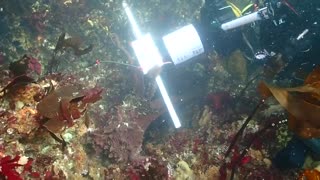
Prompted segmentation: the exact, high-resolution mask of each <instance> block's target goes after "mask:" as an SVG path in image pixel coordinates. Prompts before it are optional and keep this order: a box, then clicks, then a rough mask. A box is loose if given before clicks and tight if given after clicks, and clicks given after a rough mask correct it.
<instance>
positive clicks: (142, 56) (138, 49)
mask: <svg viewBox="0 0 320 180" xmlns="http://www.w3.org/2000/svg"><path fill="white" fill-rule="evenodd" d="M131 45H132V48H133V50H134V53H135V54H136V57H137V58H138V61H139V64H140V66H141V68H142V71H143V73H144V74H147V73H148V72H149V70H150V69H152V68H154V67H156V66H158V67H161V66H162V65H163V62H162V57H161V55H160V52H159V50H158V48H157V46H156V45H155V44H154V41H153V40H152V37H151V35H150V34H147V35H144V36H142V37H141V38H139V39H137V40H135V41H133V42H132V44H131Z"/></svg>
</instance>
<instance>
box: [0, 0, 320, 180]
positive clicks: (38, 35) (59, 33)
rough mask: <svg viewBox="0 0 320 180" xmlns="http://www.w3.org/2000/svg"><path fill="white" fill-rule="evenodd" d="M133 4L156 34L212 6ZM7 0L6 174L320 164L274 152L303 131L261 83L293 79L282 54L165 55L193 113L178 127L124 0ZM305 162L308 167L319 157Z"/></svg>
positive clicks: (167, 72) (266, 170)
mask: <svg viewBox="0 0 320 180" xmlns="http://www.w3.org/2000/svg"><path fill="white" fill-rule="evenodd" d="M128 3H129V4H130V5H132V7H137V8H136V10H133V12H134V13H135V14H136V16H137V19H138V22H139V23H141V28H142V29H143V30H144V31H146V32H147V31H152V32H154V35H155V37H161V36H162V35H163V34H165V33H168V32H170V31H172V30H174V29H176V28H178V27H181V26H183V25H186V24H187V23H192V22H194V21H196V20H198V19H199V12H200V8H201V6H202V5H203V1H197V0H193V1H190V2H189V1H188V2H185V1H180V0H179V1H174V2H171V1H170V2H169V1H158V0H152V1H134V0H132V1H129V2H128ZM0 8H1V11H0V17H1V27H0V36H1V39H0V68H1V81H0V90H1V92H0V93H1V94H0V95H1V99H0V100H1V104H0V122H1V127H0V133H1V135H0V167H1V168H0V179H48V180H49V179H132V180H139V179H177V180H190V179H297V178H298V177H299V176H300V178H303V176H305V177H309V176H308V173H309V174H313V173H312V172H309V171H305V174H302V173H301V172H302V170H301V169H296V168H292V169H289V170H285V171H283V170H279V169H278V168H276V167H274V165H273V163H272V161H273V159H274V157H275V155H276V153H277V152H278V151H280V150H281V149H282V148H284V147H285V146H286V145H287V143H288V142H289V141H290V139H291V138H292V136H293V134H294V133H295V132H296V131H292V129H291V130H289V129H290V128H289V127H288V120H289V121H290V119H289V118H288V113H287V111H286V110H285V109H286V106H283V105H282V104H281V100H279V99H277V97H276V96H275V95H274V96H275V98H272V97H270V98H269V96H265V93H264V92H265V91H268V92H269V91H271V92H272V93H273V92H274V91H275V90H274V89H272V88H271V87H269V86H268V87H269V90H268V88H264V89H263V91H262V90H261V88H258V87H259V82H260V81H261V80H264V81H266V82H269V83H276V84H277V85H279V84H280V85H282V86H286V87H287V86H290V82H291V81H290V77H288V78H282V79H281V81H279V80H275V79H276V78H277V73H278V72H279V71H280V70H281V68H283V67H284V63H283V62H282V59H281V56H277V58H275V59H274V60H273V61H272V64H271V65H269V66H268V65H266V66H264V67H262V66H261V67H259V68H257V69H254V70H252V64H251V62H249V61H247V60H246V59H245V58H244V56H243V54H242V52H241V51H235V52H234V53H232V54H231V55H230V56H229V57H222V56H220V55H218V54H216V53H215V52H208V53H206V54H204V55H201V56H200V57H197V58H196V59H194V60H192V61H191V62H190V63H186V64H185V65H181V66H179V67H175V66H173V65H172V64H169V65H165V66H164V67H163V69H162V72H161V76H162V77H163V79H164V81H165V82H166V85H167V87H168V91H169V94H170V96H171V99H172V101H173V104H174V106H175V107H176V109H177V112H178V115H179V117H180V120H181V123H182V127H181V128H179V129H175V128H174V126H173V124H172V122H171V119H170V117H169V115H168V112H167V110H166V107H165V105H164V103H163V101H162V98H161V95H159V92H158V90H157V86H156V83H155V77H154V76H152V75H146V76H144V75H143V74H142V71H141V68H140V67H139V65H138V63H137V61H136V59H135V57H134V53H133V52H132V49H131V47H130V42H131V41H132V40H133V39H134V37H133V35H132V32H131V29H130V25H129V23H128V21H127V19H126V16H125V13H124V11H123V9H122V5H121V2H120V1H115V0H113V1H112V0H108V1H99V0H93V1H89V0H78V1H74V0H57V1H47V0H25V1H19V0H4V1H2V2H1V3H0ZM261 72H262V73H261ZM316 72H318V71H316ZM318 80H319V79H317V80H316V79H315V80H313V81H312V82H314V81H315V82H319V81H318ZM312 87H313V86H312ZM258 89H259V90H258ZM266 89H267V90H266ZM279 89H280V88H279ZM279 91H280V90H279ZM277 92H278V91H277ZM307 93H310V92H309V91H308V92H307ZM311 93H316V92H313V91H312V92H311ZM269 94H270V93H269ZM316 95H317V94H316ZM317 97H319V96H317ZM279 102H280V104H279ZM288 111H289V112H291V111H290V109H289V110H288ZM290 122H293V121H292V120H291V121H290ZM243 124H246V126H243ZM290 127H291V126H290ZM240 129H242V130H240ZM239 130H240V131H239ZM299 133H300V134H302V133H303V132H301V131H299V132H298V130H297V134H299ZM300 134H299V135H300ZM313 137H316V135H315V136H313ZM306 161H308V163H306V165H305V168H306V169H312V168H315V167H316V166H317V165H318V164H317V161H316V160H314V159H312V158H311V157H308V160H306ZM310 177H311V176H310Z"/></svg>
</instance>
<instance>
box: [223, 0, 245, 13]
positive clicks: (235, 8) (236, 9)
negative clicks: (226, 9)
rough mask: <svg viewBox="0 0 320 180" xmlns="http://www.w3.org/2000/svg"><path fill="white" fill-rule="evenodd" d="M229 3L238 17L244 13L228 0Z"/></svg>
mask: <svg viewBox="0 0 320 180" xmlns="http://www.w3.org/2000/svg"><path fill="white" fill-rule="evenodd" d="M227 4H228V5H229V6H230V7H231V9H232V11H233V13H234V15H236V17H240V16H241V15H242V12H241V11H240V9H239V8H238V7H237V6H236V5H234V4H233V3H232V2H230V1H227Z"/></svg>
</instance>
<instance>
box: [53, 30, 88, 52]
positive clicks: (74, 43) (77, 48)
mask: <svg viewBox="0 0 320 180" xmlns="http://www.w3.org/2000/svg"><path fill="white" fill-rule="evenodd" d="M65 36H66V33H62V34H61V35H60V36H59V39H58V42H57V45H56V47H55V49H54V52H55V53H58V52H63V51H65V50H66V49H67V48H71V49H72V50H73V53H74V55H76V56H82V55H84V54H88V53H89V52H91V51H92V49H93V45H92V44H90V45H89V46H88V47H86V48H82V47H81V46H82V43H83V42H82V40H81V39H80V38H77V37H70V38H67V39H66V38H65Z"/></svg>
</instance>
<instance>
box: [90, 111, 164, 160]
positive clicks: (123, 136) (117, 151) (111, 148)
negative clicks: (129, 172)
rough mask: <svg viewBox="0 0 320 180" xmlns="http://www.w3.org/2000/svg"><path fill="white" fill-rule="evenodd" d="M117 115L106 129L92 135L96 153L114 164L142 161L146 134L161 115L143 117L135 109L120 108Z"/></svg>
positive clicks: (110, 120) (109, 121)
mask: <svg viewBox="0 0 320 180" xmlns="http://www.w3.org/2000/svg"><path fill="white" fill-rule="evenodd" d="M115 114H116V115H114V116H112V118H111V119H109V120H108V125H107V126H106V127H105V128H100V129H99V130H97V131H94V132H92V133H91V134H90V137H91V138H92V141H93V144H94V146H95V148H96V151H97V152H98V153H100V152H103V153H104V154H107V156H108V158H109V159H111V160H113V161H114V162H122V163H127V162H134V161H136V160H141V159H142V156H141V155H140V152H141V146H142V142H143V135H144V132H145V130H146V129H147V128H148V126H149V125H150V123H151V122H152V121H153V120H155V119H156V118H157V117H158V116H159V115H160V113H159V112H156V113H153V114H149V115H142V114H139V113H138V112H137V111H136V110H134V109H125V107H122V106H120V107H117V110H116V113H115Z"/></svg>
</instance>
